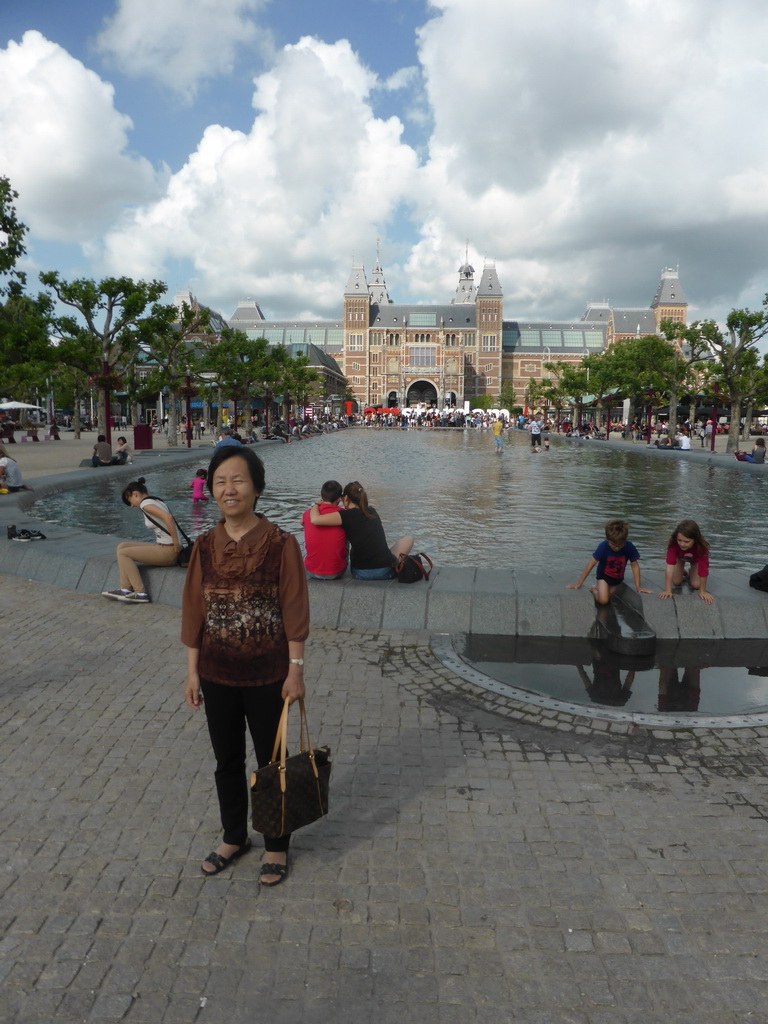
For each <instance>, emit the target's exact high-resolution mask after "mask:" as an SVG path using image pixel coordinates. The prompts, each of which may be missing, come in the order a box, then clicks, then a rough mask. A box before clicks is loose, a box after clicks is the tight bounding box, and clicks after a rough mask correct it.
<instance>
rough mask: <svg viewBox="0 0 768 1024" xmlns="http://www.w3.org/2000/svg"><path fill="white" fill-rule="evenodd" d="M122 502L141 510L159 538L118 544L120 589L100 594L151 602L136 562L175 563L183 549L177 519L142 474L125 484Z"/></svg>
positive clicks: (141, 602)
mask: <svg viewBox="0 0 768 1024" xmlns="http://www.w3.org/2000/svg"><path fill="white" fill-rule="evenodd" d="M123 503H124V504H125V505H128V507H129V508H140V509H141V510H142V512H143V513H144V525H145V526H146V527H147V529H149V530H154V531H155V538H156V542H155V543H154V544H142V543H141V541H133V540H129V541H123V543H122V544H118V545H117V568H118V569H119V570H120V589H119V590H102V592H101V596H102V597H106V598H109V600H111V601H125V602H126V603H127V604H149V602H150V596H149V594H148V593H147V592H146V590H145V589H144V581H143V580H142V578H141V573H140V572H139V569H138V566H137V565H136V563H137V562H144V564H145V565H176V561H177V559H178V557H179V552H180V551H181V541H180V540H179V534H178V531H177V529H176V520H175V519H174V518H173V516H172V515H171V510H170V509H169V508H168V506H167V505H166V504H165V502H164V501H161V500H160V499H159V498H153V497H152V496H151V495H150V494H148V493H147V485H146V484H145V482H144V477H143V476H140V477H139V479H138V480H135V481H134V482H133V483H130V484H128V486H127V487H126V488H125V490H124V491H123Z"/></svg>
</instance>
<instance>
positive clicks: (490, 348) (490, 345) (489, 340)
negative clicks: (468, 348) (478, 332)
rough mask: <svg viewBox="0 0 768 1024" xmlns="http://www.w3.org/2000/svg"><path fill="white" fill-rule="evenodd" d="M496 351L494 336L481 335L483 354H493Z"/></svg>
mask: <svg viewBox="0 0 768 1024" xmlns="http://www.w3.org/2000/svg"><path fill="white" fill-rule="evenodd" d="M495 351H496V335H495V334H484V335H483V352H495Z"/></svg>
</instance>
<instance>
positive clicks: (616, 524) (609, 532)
mask: <svg viewBox="0 0 768 1024" xmlns="http://www.w3.org/2000/svg"><path fill="white" fill-rule="evenodd" d="M628 536H629V523H628V522H627V520H626V519H609V520H608V522H607V523H606V524H605V539H606V540H607V541H608V543H609V544H616V545H621V544H624V542H625V541H626V539H627V537H628Z"/></svg>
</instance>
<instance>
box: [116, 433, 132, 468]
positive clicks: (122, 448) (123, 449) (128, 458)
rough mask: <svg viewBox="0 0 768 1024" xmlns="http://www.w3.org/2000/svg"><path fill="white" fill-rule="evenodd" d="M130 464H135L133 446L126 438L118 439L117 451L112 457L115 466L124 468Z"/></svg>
mask: <svg viewBox="0 0 768 1024" xmlns="http://www.w3.org/2000/svg"><path fill="white" fill-rule="evenodd" d="M128 462H133V452H132V451H131V446H130V445H129V444H128V441H127V440H126V438H124V437H118V439H117V451H116V452H115V454H114V455H113V456H112V465H113V466H124V465H126V463H128Z"/></svg>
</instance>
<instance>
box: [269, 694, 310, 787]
mask: <svg viewBox="0 0 768 1024" xmlns="http://www.w3.org/2000/svg"><path fill="white" fill-rule="evenodd" d="M296 703H297V704H298V705H299V713H300V718H301V728H300V734H299V747H300V753H302V754H304V753H308V754H309V758H310V761H311V762H312V769H313V771H314V773H315V775H317V767H316V766H315V755H314V748H313V747H312V741H311V740H310V738H309V723H308V722H307V709H306V708H305V707H304V698H303V697H299V699H298V701H296ZM290 707H291V698H290V697H286V698H285V700H284V701H283V710H282V712H281V713H280V721H279V722H278V723H277V733H276V734H275V745H274V746H273V748H272V757H271V759H270V764H274V763H275V762H276V761H277V759H278V753H279V755H280V762H279V763H280V788H281V789H282V790H283V792H285V762H286V759H287V751H288V711H289V710H290ZM305 739H306V746H305V745H304V743H305Z"/></svg>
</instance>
